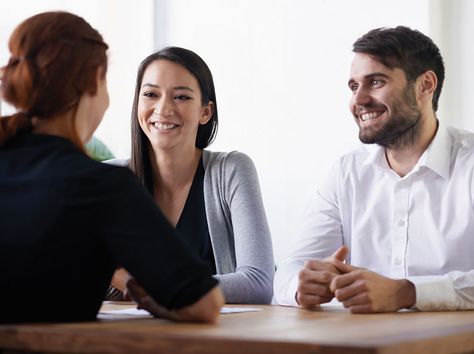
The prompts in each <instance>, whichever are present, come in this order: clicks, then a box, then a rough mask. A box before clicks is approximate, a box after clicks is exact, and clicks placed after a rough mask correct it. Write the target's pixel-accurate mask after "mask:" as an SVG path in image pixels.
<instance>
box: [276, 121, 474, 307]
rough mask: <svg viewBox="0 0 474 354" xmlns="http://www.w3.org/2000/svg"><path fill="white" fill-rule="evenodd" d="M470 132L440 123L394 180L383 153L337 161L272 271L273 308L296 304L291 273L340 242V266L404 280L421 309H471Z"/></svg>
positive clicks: (359, 153)
mask: <svg viewBox="0 0 474 354" xmlns="http://www.w3.org/2000/svg"><path fill="white" fill-rule="evenodd" d="M473 201H474V134H472V133H468V132H466V131H461V130H458V129H455V128H452V127H448V128H445V127H443V126H442V125H441V124H440V126H439V128H438V132H437V134H436V136H435V138H434V139H433V141H432V143H431V144H430V146H429V147H428V148H427V150H426V151H425V152H424V153H423V155H422V156H421V157H420V159H419V161H418V162H417V164H416V166H415V167H414V168H413V170H412V171H411V172H410V173H408V174H407V175H406V176H404V177H403V178H401V177H400V176H399V175H398V174H397V173H395V172H394V171H393V170H392V169H390V167H389V165H388V163H387V159H386V157H385V150H384V148H383V147H380V146H378V145H363V146H362V147H361V148H359V149H358V150H356V151H354V152H352V153H350V154H348V155H345V156H343V157H342V158H341V159H340V160H339V161H338V163H337V164H336V165H335V166H334V168H333V169H332V171H331V173H330V175H329V177H328V179H327V181H326V183H325V184H324V185H323V187H322V188H321V189H320V190H319V191H318V193H316V195H315V199H314V201H313V203H312V204H311V205H310V206H309V208H308V214H307V215H306V219H305V220H304V221H303V224H304V229H303V232H302V233H301V235H300V236H301V237H300V238H299V239H298V242H297V247H296V248H295V249H294V250H293V253H292V254H291V256H290V258H289V259H287V260H286V261H285V262H284V263H283V264H281V265H280V266H279V268H278V270H277V273H276V277H275V283H274V295H275V300H276V302H277V303H279V304H282V305H289V306H297V303H296V300H295V294H296V290H297V285H298V271H299V270H300V269H301V268H302V267H303V264H304V262H305V261H306V260H310V259H322V258H324V257H327V256H329V255H331V254H332V253H333V252H334V251H335V250H336V249H337V248H339V247H340V246H341V245H343V244H344V245H347V246H348V247H349V249H350V255H349V256H348V258H347V259H346V261H347V262H349V263H350V264H352V265H354V266H358V267H364V268H367V269H370V270H372V271H375V272H377V273H380V274H382V275H384V276H387V277H390V278H393V279H401V278H406V279H408V280H410V281H411V282H412V283H413V284H414V285H415V288H416V304H415V307H416V308H417V309H419V310H422V311H431V310H461V309H474V208H473V206H474V204H473Z"/></svg>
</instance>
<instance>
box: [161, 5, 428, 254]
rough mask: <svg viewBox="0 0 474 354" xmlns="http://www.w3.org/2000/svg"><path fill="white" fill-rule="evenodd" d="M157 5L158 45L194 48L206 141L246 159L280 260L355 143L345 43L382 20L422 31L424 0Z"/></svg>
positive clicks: (425, 28) (348, 44)
mask: <svg viewBox="0 0 474 354" xmlns="http://www.w3.org/2000/svg"><path fill="white" fill-rule="evenodd" d="M156 12H157V13H156V16H157V22H158V24H157V26H156V31H157V32H156V40H157V42H156V46H157V47H162V46H164V45H178V46H183V47H186V48H189V49H192V50H194V51H196V52H197V53H198V54H199V55H201V56H202V57H203V58H204V60H205V61H206V62H207V63H208V65H209V66H210V68H211V70H212V72H213V75H214V79H215V83H216V89H217V101H218V106H219V117H220V129H219V133H218V137H217V139H216V141H215V143H214V144H213V145H212V146H211V149H213V150H224V151H227V150H235V149H237V150H240V151H243V152H245V153H247V154H248V155H250V156H251V157H252V158H253V160H254V162H255V164H256V166H257V170H258V172H259V176H260V183H261V187H262V191H263V197H264V202H265V206H266V211H267V215H268V219H269V222H270V227H271V231H272V235H273V244H274V250H275V259H276V261H277V263H278V262H280V261H281V260H282V259H283V258H284V257H285V256H286V255H287V252H288V250H289V247H288V246H289V245H290V244H291V243H292V240H293V237H294V236H295V234H296V233H297V230H298V225H299V224H301V222H302V212H303V210H304V208H305V206H306V205H307V203H308V200H309V196H310V195H311V194H312V193H314V192H315V190H316V188H317V187H318V186H319V185H320V184H321V182H322V181H323V179H324V178H325V175H326V171H327V170H328V169H329V168H330V166H331V165H332V164H333V163H334V162H335V160H336V159H337V158H338V156H340V155H341V154H342V153H344V152H346V151H348V150H350V149H351V148H353V147H354V146H356V145H357V144H358V139H357V129H356V125H355V123H354V122H353V120H352V116H351V115H350V113H349V110H348V100H349V97H350V93H349V89H348V88H347V80H348V74H349V67H350V63H351V60H352V56H353V55H352V52H351V47H352V43H353V42H354V40H356V39H357V38H358V37H360V36H361V35H363V34H364V33H365V32H367V31H368V30H369V29H372V28H375V27H382V26H395V25H398V24H403V25H408V26H411V27H414V28H417V29H419V30H421V31H423V32H425V33H428V32H429V23H430V22H429V5H428V0H426V1H420V0H418V1H412V0H399V1H396V2H392V1H381V0H358V1H350V0H347V1H346V0H327V1H326V0H318V1H316V0H259V1H255V0H239V1H222V0H200V1H193V0H169V1H166V0H160V1H157V8H156ZM160 24H161V26H160Z"/></svg>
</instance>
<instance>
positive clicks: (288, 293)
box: [279, 275, 300, 307]
mask: <svg viewBox="0 0 474 354" xmlns="http://www.w3.org/2000/svg"><path fill="white" fill-rule="evenodd" d="M297 290H298V275H295V276H294V277H292V278H291V280H290V281H289V282H288V286H287V287H286V290H285V294H284V297H283V299H281V300H280V301H279V305H283V306H295V307H299V306H300V305H298V303H297V302H296V291H297Z"/></svg>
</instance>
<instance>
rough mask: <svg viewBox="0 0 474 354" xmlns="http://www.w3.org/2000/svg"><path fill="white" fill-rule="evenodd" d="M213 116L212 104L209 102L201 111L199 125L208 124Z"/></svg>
mask: <svg viewBox="0 0 474 354" xmlns="http://www.w3.org/2000/svg"><path fill="white" fill-rule="evenodd" d="M213 114H214V102H212V101H209V102H208V103H207V104H206V105H205V106H204V107H203V109H202V113H201V119H199V124H201V125H204V124H206V123H207V122H209V119H211V118H212V115H213Z"/></svg>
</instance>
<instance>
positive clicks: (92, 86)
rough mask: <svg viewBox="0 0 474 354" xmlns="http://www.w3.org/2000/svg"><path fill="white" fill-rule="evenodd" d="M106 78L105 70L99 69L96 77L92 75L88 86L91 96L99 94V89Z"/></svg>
mask: <svg viewBox="0 0 474 354" xmlns="http://www.w3.org/2000/svg"><path fill="white" fill-rule="evenodd" d="M104 77H105V75H104V68H102V67H99V68H97V71H96V73H95V75H91V76H90V78H89V83H88V85H87V93H88V94H89V95H91V96H95V95H96V94H97V87H98V86H99V83H100V82H101V80H103V79H104Z"/></svg>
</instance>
